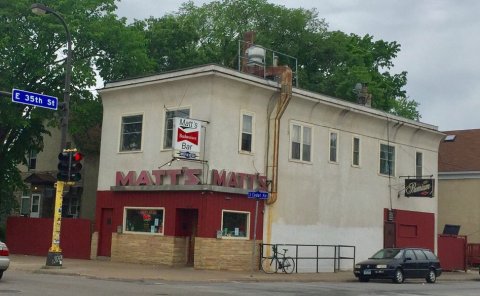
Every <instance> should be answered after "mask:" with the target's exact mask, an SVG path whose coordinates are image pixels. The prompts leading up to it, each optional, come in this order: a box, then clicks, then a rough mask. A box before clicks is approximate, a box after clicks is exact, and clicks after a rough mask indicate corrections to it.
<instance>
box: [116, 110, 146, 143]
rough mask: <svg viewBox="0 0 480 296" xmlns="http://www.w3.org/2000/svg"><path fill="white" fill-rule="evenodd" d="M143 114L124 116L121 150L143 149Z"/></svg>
mask: <svg viewBox="0 0 480 296" xmlns="http://www.w3.org/2000/svg"><path fill="white" fill-rule="evenodd" d="M142 122H143V115H133V116H124V117H122V139H121V141H120V151H139V150H141V149H142Z"/></svg>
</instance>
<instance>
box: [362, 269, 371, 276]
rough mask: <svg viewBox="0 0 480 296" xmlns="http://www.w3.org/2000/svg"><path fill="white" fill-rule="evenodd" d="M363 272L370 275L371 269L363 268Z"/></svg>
mask: <svg viewBox="0 0 480 296" xmlns="http://www.w3.org/2000/svg"><path fill="white" fill-rule="evenodd" d="M363 274H364V275H371V274H372V271H371V270H370V269H365V270H364V271H363Z"/></svg>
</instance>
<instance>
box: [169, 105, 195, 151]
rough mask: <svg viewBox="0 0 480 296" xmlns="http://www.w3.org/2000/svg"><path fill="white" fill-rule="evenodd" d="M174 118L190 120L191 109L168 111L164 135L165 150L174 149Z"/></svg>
mask: <svg viewBox="0 0 480 296" xmlns="http://www.w3.org/2000/svg"><path fill="white" fill-rule="evenodd" d="M174 117H181V118H190V109H188V108H182V109H176V110H167V111H166V112H165V131H164V134H163V149H170V148H172V145H173V144H172V143H173V118H174Z"/></svg>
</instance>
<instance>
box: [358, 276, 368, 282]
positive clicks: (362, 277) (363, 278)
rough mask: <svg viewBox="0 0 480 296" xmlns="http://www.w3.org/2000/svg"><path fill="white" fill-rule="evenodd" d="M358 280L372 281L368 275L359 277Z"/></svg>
mask: <svg viewBox="0 0 480 296" xmlns="http://www.w3.org/2000/svg"><path fill="white" fill-rule="evenodd" d="M358 280H359V281H360V282H362V283H367V282H369V281H370V279H369V278H368V277H365V276H360V277H358Z"/></svg>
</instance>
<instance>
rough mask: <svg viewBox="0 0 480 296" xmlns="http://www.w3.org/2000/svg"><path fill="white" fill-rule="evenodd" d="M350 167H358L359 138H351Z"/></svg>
mask: <svg viewBox="0 0 480 296" xmlns="http://www.w3.org/2000/svg"><path fill="white" fill-rule="evenodd" d="M352 165H354V166H360V138H357V137H353V143H352Z"/></svg>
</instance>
